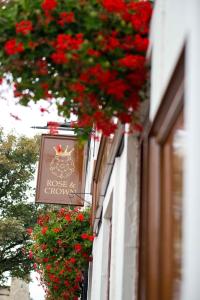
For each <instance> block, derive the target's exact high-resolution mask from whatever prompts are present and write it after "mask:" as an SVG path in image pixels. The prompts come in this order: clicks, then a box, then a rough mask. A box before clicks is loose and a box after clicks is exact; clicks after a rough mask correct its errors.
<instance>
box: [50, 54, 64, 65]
mask: <svg viewBox="0 0 200 300" xmlns="http://www.w3.org/2000/svg"><path fill="white" fill-rule="evenodd" d="M51 59H52V60H53V62H54V63H55V64H58V65H59V64H65V63H67V62H68V59H67V57H66V54H65V53H64V52H61V51H57V52H54V53H53V54H52V55H51Z"/></svg>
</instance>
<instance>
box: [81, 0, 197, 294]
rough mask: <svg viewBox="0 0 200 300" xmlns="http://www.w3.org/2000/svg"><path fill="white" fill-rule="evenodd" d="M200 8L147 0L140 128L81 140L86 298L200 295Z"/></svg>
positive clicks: (188, 1) (184, 1)
mask: <svg viewBox="0 0 200 300" xmlns="http://www.w3.org/2000/svg"><path fill="white" fill-rule="evenodd" d="M199 16H200V1H198V0H176V1H172V0H156V1H155V3H154V13H153V17H152V22H151V30H150V47H149V52H148V57H147V61H148V64H149V65H150V70H151V71H150V99H149V101H148V104H149V110H148V113H147V114H146V118H145V120H144V132H143V133H142V135H140V136H138V135H130V134H127V133H126V128H124V127H123V126H121V125H119V127H118V130H117V132H116V133H115V135H114V136H113V137H110V138H107V139H106V138H101V139H100V141H97V140H93V141H91V143H90V151H89V157H88V164H87V172H86V190H85V192H86V193H91V194H92V210H93V220H92V224H93V229H94V232H95V234H96V238H95V240H94V244H93V262H92V263H91V264H90V267H89V283H88V300H108V299H110V300H136V299H138V300H179V299H181V300H199V299H200V284H199V278H200V276H199V275H200V239H199V234H198V228H199V227H200V201H199V199H200V189H199V170H200V155H199V153H200V134H199V128H200V117H199V111H200V101H199V89H200V84H199V78H200V76H199V72H200V56H199V53H200V24H199V23H200V18H199ZM88 197H89V196H88ZM88 200H89V198H88Z"/></svg>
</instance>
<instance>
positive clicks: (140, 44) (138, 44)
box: [133, 34, 149, 52]
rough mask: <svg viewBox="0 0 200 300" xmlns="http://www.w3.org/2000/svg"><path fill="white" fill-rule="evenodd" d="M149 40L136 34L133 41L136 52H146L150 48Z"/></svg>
mask: <svg viewBox="0 0 200 300" xmlns="http://www.w3.org/2000/svg"><path fill="white" fill-rule="evenodd" d="M148 44H149V40H148V39H147V38H143V37H141V35H139V34H136V36H135V39H134V41H133V46H134V48H135V50H137V51H139V52H146V51H147V48H148Z"/></svg>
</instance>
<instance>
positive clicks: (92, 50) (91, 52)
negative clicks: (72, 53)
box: [87, 48, 101, 57]
mask: <svg viewBox="0 0 200 300" xmlns="http://www.w3.org/2000/svg"><path fill="white" fill-rule="evenodd" d="M87 54H88V55H91V56H95V57H99V56H101V53H100V52H99V51H97V50H94V49H92V48H90V49H88V51H87Z"/></svg>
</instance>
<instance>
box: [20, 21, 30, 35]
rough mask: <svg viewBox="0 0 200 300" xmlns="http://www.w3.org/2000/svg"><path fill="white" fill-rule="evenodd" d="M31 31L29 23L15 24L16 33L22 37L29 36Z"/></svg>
mask: <svg viewBox="0 0 200 300" xmlns="http://www.w3.org/2000/svg"><path fill="white" fill-rule="evenodd" d="M32 29H33V25H32V22H31V21H21V22H19V23H17V24H16V33H21V34H23V35H27V34H29V33H30V32H31V31H32Z"/></svg>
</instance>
